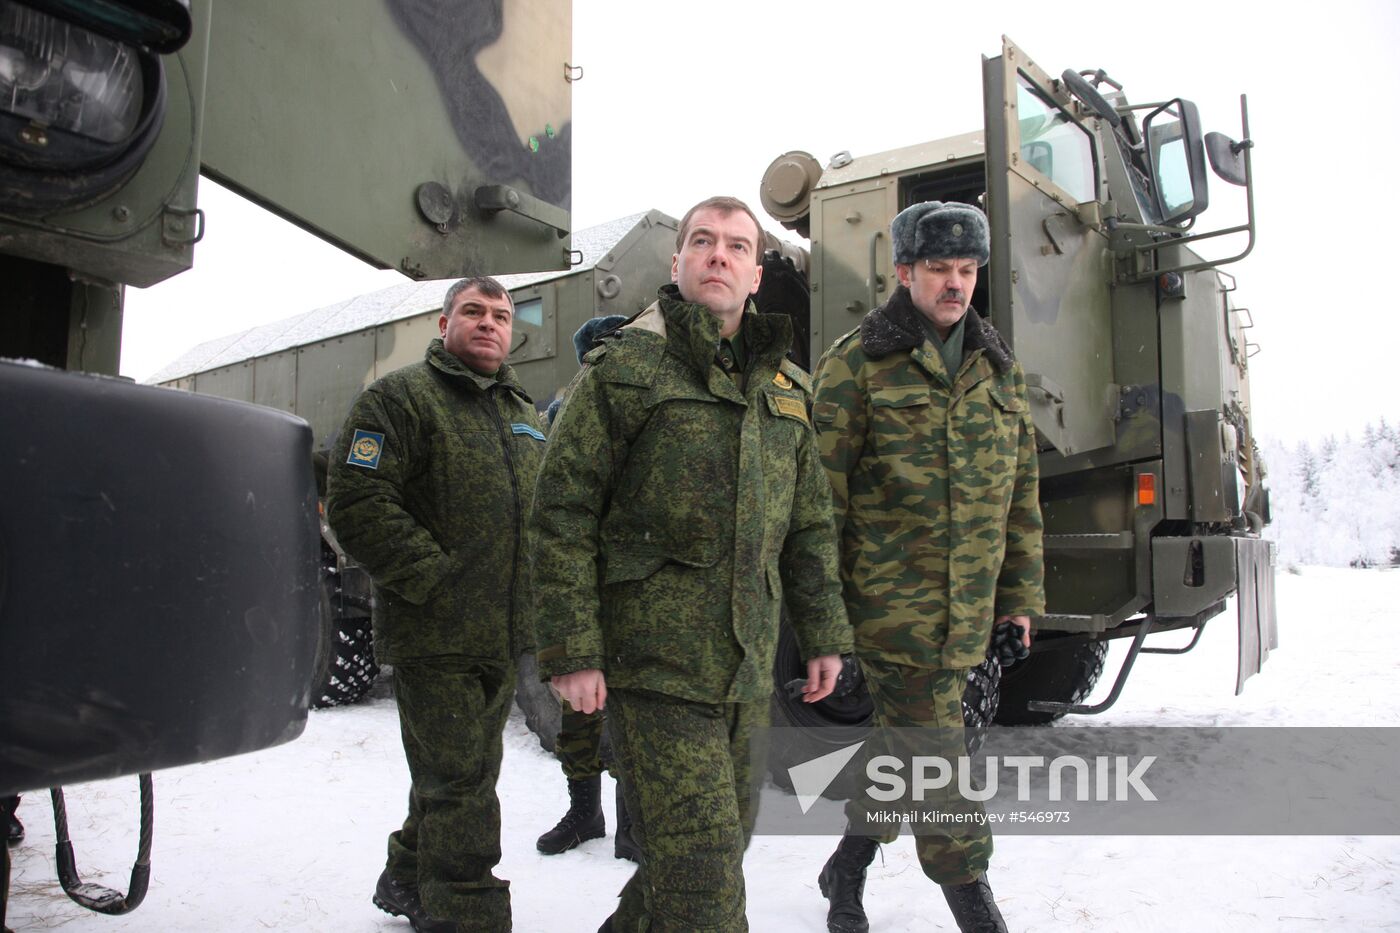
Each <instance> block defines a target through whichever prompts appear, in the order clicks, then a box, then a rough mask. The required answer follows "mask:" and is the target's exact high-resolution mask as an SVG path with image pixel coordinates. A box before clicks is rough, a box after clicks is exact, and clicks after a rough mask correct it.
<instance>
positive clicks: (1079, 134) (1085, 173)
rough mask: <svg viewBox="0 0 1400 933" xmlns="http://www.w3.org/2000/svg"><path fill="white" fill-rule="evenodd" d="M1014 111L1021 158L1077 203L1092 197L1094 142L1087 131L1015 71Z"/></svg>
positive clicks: (1092, 198) (1093, 185)
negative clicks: (1018, 132)
mask: <svg viewBox="0 0 1400 933" xmlns="http://www.w3.org/2000/svg"><path fill="white" fill-rule="evenodd" d="M1016 114H1017V122H1018V124H1019V128H1020V136H1021V161H1022V162H1023V163H1025V164H1027V165H1029V166H1031V167H1032V168H1034V169H1035V170H1036V171H1038V172H1040V173H1041V174H1042V175H1044V176H1045V177H1047V178H1049V179H1050V180H1051V181H1053V182H1054V183H1055V184H1056V185H1058V186H1059V187H1060V188H1062V189H1064V191H1065V192H1066V193H1067V194H1069V196H1070V197H1072V198H1073V199H1074V201H1075V203H1077V204H1082V203H1083V202H1085V201H1092V200H1094V199H1095V198H1094V195H1095V190H1096V186H1095V179H1094V142H1093V139H1092V138H1091V137H1090V136H1089V134H1088V132H1086V131H1085V130H1084V128H1083V127H1081V126H1080V125H1079V124H1078V123H1075V122H1074V121H1073V120H1071V119H1070V117H1069V115H1068V114H1066V113H1065V112H1064V111H1063V110H1061V109H1060V108H1059V107H1058V106H1057V105H1056V104H1054V103H1053V102H1051V101H1050V100H1048V99H1047V98H1046V97H1045V96H1044V94H1043V92H1041V90H1040V89H1039V88H1037V87H1036V86H1035V85H1034V84H1033V83H1032V82H1031V81H1030V79H1028V78H1027V77H1026V76H1025V75H1023V74H1018V75H1017V86H1016Z"/></svg>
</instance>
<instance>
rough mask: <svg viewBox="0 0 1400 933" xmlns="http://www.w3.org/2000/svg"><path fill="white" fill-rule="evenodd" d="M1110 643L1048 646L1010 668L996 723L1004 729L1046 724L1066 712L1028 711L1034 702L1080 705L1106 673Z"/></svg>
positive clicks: (1002, 692) (1007, 672) (1091, 642)
mask: <svg viewBox="0 0 1400 933" xmlns="http://www.w3.org/2000/svg"><path fill="white" fill-rule="evenodd" d="M1107 655H1108V643H1107V642H1103V641H1077V642H1074V643H1072V644H1069V645H1066V646H1064V647H1058V646H1057V647H1050V646H1049V645H1048V643H1047V645H1046V647H1044V648H1043V649H1042V650H1039V651H1033V652H1031V655H1030V657H1028V658H1025V659H1024V660H1021V661H1017V662H1016V663H1015V664H1013V665H1012V666H1011V667H1009V668H1007V670H1006V673H1005V674H1004V675H1003V676H1002V679H1001V706H1000V708H999V709H998V710H997V714H996V721H997V724H998V725H1002V726H1032V725H1043V724H1045V723H1047V722H1052V721H1054V720H1056V719H1059V718H1060V717H1061V716H1063V715H1064V713H1039V712H1032V711H1031V710H1029V709H1027V708H1026V704H1027V703H1029V702H1030V701H1031V700H1055V701H1058V702H1062V703H1081V702H1083V701H1084V699H1085V698H1086V697H1088V696H1089V694H1090V692H1091V691H1093V689H1094V684H1096V683H1098V681H1099V675H1100V674H1102V673H1103V662H1104V658H1105V657H1106V656H1107Z"/></svg>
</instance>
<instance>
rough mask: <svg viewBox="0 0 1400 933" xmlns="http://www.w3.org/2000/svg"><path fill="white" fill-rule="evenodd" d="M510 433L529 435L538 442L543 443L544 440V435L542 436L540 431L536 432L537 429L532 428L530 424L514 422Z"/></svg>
mask: <svg viewBox="0 0 1400 933" xmlns="http://www.w3.org/2000/svg"><path fill="white" fill-rule="evenodd" d="M510 433H512V434H528V435H530V436H531V437H533V438H534V439H535V440H537V441H542V440H544V435H543V434H541V433H540V432H539V431H538V430H536V429H535V428H532V427H530V426H529V425H528V424H521V423H520V422H519V421H512V422H511V424H510Z"/></svg>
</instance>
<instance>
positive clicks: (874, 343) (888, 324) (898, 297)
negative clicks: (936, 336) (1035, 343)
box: [860, 285, 1013, 373]
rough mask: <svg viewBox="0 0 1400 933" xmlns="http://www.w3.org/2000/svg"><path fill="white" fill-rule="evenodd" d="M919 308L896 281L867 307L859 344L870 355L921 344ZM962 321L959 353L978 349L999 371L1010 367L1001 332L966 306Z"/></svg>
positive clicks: (876, 357) (882, 354)
mask: <svg viewBox="0 0 1400 933" xmlns="http://www.w3.org/2000/svg"><path fill="white" fill-rule="evenodd" d="M918 315H919V309H918V308H916V307H914V301H913V299H911V298H910V297H909V289H907V288H905V287H904V286H903V285H900V286H898V287H896V288H895V290H894V294H893V295H891V296H890V300H889V301H886V302H885V303H884V304H882V305H881V306H880V307H878V308H876V309H875V310H873V311H871V312H870V313H869V314H867V315H866V316H865V317H864V318H862V319H861V322H860V345H861V347H862V348H863V349H864V350H865V352H866V354H867V355H868V356H869V357H871V358H872V359H877V360H878V359H883V358H884V357H886V356H889V355H890V354H891V353H894V352H896V351H899V350H915V349H917V348H919V347H921V346H923V343H924V340H926V339H927V338H926V337H925V336H924V328H923V325H922V324H921V323H920V322H919V317H918ZM964 320H965V322H966V323H964V324H963V353H964V354H967V353H971V352H972V351H974V350H981V351H983V353H984V354H985V355H986V357H987V359H988V360H989V361H990V362H991V363H992V365H993V366H995V367H996V368H997V371H998V372H1000V373H1008V372H1010V371H1011V364H1012V362H1013V357H1012V356H1011V348H1010V347H1008V346H1007V345H1006V341H1004V340H1002V339H1001V334H999V333H997V329H996V328H995V327H993V326H992V324H991V322H990V321H988V320H986V319H984V318H983V317H982V315H980V314H978V313H977V312H976V311H972V310H970V309H969V312H968V314H967V315H966V316H965V318H964Z"/></svg>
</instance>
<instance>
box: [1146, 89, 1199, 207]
mask: <svg viewBox="0 0 1400 933" xmlns="http://www.w3.org/2000/svg"><path fill="white" fill-rule="evenodd" d="M1142 127H1143V137H1144V139H1145V140H1146V146H1145V155H1146V158H1147V170H1148V174H1149V175H1150V176H1151V178H1152V195H1153V197H1154V198H1155V200H1156V204H1157V212H1158V214H1159V215H1160V218H1161V223H1163V224H1175V223H1181V222H1182V221H1186V220H1190V219H1191V218H1192V217H1195V216H1196V215H1197V214H1200V213H1201V212H1203V211H1204V210H1205V209H1206V207H1207V206H1209V203H1210V200H1209V197H1208V194H1207V191H1206V157H1205V146H1204V144H1203V143H1202V140H1201V118H1200V114H1199V113H1198V112H1197V110H1196V105H1195V104H1193V103H1191V102H1190V101H1189V100H1182V99H1180V98H1177V99H1176V100H1171V101H1168V102H1167V103H1165V104H1163V105H1162V106H1160V107H1158V108H1157V109H1156V110H1154V111H1152V113H1150V114H1149V115H1148V117H1147V119H1146V120H1144V121H1143V124H1142Z"/></svg>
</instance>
